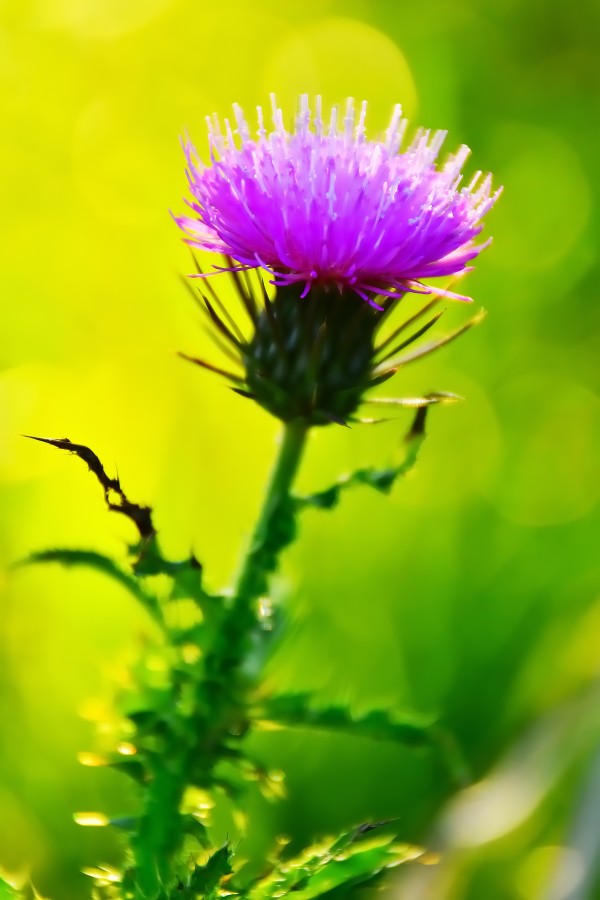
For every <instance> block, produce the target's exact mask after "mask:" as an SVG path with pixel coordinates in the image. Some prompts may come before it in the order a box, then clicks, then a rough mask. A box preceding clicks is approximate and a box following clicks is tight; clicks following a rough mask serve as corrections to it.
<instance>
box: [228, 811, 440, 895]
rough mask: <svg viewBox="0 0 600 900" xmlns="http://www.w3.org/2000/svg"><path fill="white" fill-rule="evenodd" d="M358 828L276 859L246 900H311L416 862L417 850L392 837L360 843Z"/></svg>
mask: <svg viewBox="0 0 600 900" xmlns="http://www.w3.org/2000/svg"><path fill="white" fill-rule="evenodd" d="M364 833H365V830H364V829H361V828H358V829H354V830H353V831H351V832H347V833H344V834H342V835H339V836H338V837H336V838H333V839H328V840H324V841H320V842H319V843H317V844H315V845H314V846H312V847H308V848H307V849H306V850H304V851H303V852H302V853H300V854H298V856H296V857H294V858H293V859H289V860H278V861H277V863H276V864H275V866H274V868H273V869H272V870H271V871H270V872H269V874H268V875H266V876H263V877H262V878H258V879H257V880H256V881H255V882H253V883H252V884H250V885H249V886H248V888H247V889H246V891H245V892H244V894H245V896H246V897H247V898H248V900H269V898H272V897H285V896H287V895H289V894H293V896H294V898H295V900H313V898H316V897H323V896H325V895H327V894H329V893H330V892H331V891H335V890H338V889H339V888H345V889H348V888H350V887H351V886H354V885H358V884H362V885H366V884H368V883H369V882H372V881H374V880H375V879H376V878H378V877H379V876H380V874H381V873H382V872H383V871H385V869H388V868H390V867H392V866H397V865H400V864H401V863H404V862H409V861H410V860H414V859H418V857H419V856H421V855H422V854H423V851H422V850H421V849H420V848H416V847H410V846H408V845H406V844H400V843H398V842H397V840H396V838H395V837H394V836H393V835H392V836H389V835H378V836H377V837H372V836H370V837H369V838H368V839H366V840H363V839H362V836H363V834H364Z"/></svg>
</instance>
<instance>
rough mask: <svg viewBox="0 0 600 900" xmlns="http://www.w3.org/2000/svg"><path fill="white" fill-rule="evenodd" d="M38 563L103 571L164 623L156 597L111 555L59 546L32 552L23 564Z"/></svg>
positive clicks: (161, 623) (159, 621)
mask: <svg viewBox="0 0 600 900" xmlns="http://www.w3.org/2000/svg"><path fill="white" fill-rule="evenodd" d="M38 563H59V564H60V565H62V566H82V567H84V568H88V569H94V570H95V571H97V572H102V573H103V574H104V575H107V576H108V577H109V578H112V579H113V581H116V582H118V583H119V584H120V585H121V586H122V587H124V588H126V589H127V590H128V591H129V593H130V594H131V595H132V596H133V597H135V599H136V600H138V601H139V602H140V603H141V604H142V606H143V607H144V609H145V610H146V611H147V612H149V613H150V615H151V616H152V617H153V619H154V620H155V621H156V622H158V623H159V624H160V625H161V626H162V625H164V620H163V616H162V611H161V609H160V605H159V603H158V600H157V599H156V597H154V596H153V595H152V594H150V593H148V591H146V590H145V589H144V588H143V587H142V586H141V584H140V582H139V581H138V579H137V578H135V576H133V575H129V574H128V573H127V572H124V571H123V569H121V568H120V567H119V566H118V565H117V563H116V562H115V561H114V560H112V559H111V558H110V557H109V556H104V554H102V553H97V552H96V551H95V550H76V549H69V548H57V549H54V550H40V551H38V552H36V553H32V554H31V555H30V556H28V557H27V558H26V559H24V560H23V562H22V563H21V565H31V564H38Z"/></svg>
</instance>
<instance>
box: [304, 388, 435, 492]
mask: <svg viewBox="0 0 600 900" xmlns="http://www.w3.org/2000/svg"><path fill="white" fill-rule="evenodd" d="M426 412H427V406H423V407H422V408H420V409H419V410H418V412H417V417H416V418H415V424H413V427H412V429H411V431H410V432H409V433H408V435H407V438H406V444H407V450H406V455H405V457H404V459H403V460H402V462H400V463H398V465H392V466H387V467H385V468H381V469H378V468H375V467H372V466H369V467H368V468H364V469H357V470H356V471H355V472H352V473H351V474H350V475H344V476H343V477H342V478H340V479H339V481H337V482H336V483H335V484H333V485H331V487H328V488H326V489H325V490H323V491H317V492H316V493H314V494H308V495H305V496H302V497H295V498H294V501H295V503H296V506H297V508H298V509H303V508H305V507H307V506H313V507H316V508H317V509H333V508H334V507H335V506H337V504H338V503H339V502H340V498H341V496H342V493H343V492H344V491H347V490H349V489H350V488H354V487H357V486H359V485H365V486H367V487H370V488H373V489H374V490H376V491H380V492H381V493H383V494H389V492H390V491H391V489H392V488H393V486H394V484H395V483H396V481H397V480H398V479H399V478H403V477H404V476H405V475H408V473H409V472H410V471H411V469H413V468H414V466H415V464H416V462H417V459H418V456H419V450H420V449H421V444H422V443H423V441H424V439H425V428H424V417H425V414H426ZM418 417H420V420H419V422H420V424H419V427H418V428H416V427H415V426H416V423H417V421H418Z"/></svg>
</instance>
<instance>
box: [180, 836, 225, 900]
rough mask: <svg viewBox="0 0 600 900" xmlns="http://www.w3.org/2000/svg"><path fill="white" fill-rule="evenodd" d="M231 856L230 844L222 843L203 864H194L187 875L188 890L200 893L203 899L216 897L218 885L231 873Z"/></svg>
mask: <svg viewBox="0 0 600 900" xmlns="http://www.w3.org/2000/svg"><path fill="white" fill-rule="evenodd" d="M232 856H233V853H232V850H231V847H230V845H229V844H224V845H223V846H222V847H220V848H219V849H218V850H216V851H215V853H213V855H212V856H211V857H210V859H209V860H208V862H207V863H206V864H205V865H204V866H194V868H193V869H192V871H191V872H190V876H189V888H190V891H191V892H192V893H198V894H200V895H201V896H202V897H203V900H212V898H214V897H217V896H218V888H219V885H220V884H221V882H222V881H223V879H226V878H228V877H229V876H230V875H231V874H232V873H233V869H232V867H231V858H232Z"/></svg>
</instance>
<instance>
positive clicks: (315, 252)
mask: <svg viewBox="0 0 600 900" xmlns="http://www.w3.org/2000/svg"><path fill="white" fill-rule="evenodd" d="M272 102H273V125H274V130H273V131H272V132H271V133H270V134H267V132H266V130H265V126H264V121H263V112H262V109H261V108H260V107H258V123H259V127H258V132H257V137H256V139H255V138H253V137H252V135H251V133H250V129H249V127H248V124H247V122H246V120H245V118H244V116H243V114H242V111H241V109H240V107H239V106H237V105H234V107H233V110H234V116H235V123H236V125H237V134H238V137H239V143H240V146H239V147H238V146H237V145H236V138H235V135H234V133H233V131H232V128H231V125H230V123H229V121H228V120H225V136H223V134H222V131H221V126H220V123H219V121H218V119H217V118H216V117H215V118H214V119H213V120H211V119H210V118H209V119H208V120H207V122H208V131H209V143H210V156H211V163H212V165H211V166H210V167H206V166H203V165H202V163H201V162H200V160H199V157H198V154H197V152H196V150H195V149H194V147H193V146H192V144H191V143H189V142H187V143H186V144H185V147H184V149H185V154H186V158H187V162H188V171H187V175H188V179H189V183H190V190H191V193H192V196H193V200H192V201H191V202H190V204H189V205H190V206H191V208H192V210H193V211H194V213H195V214H196V217H195V218H192V217H189V216H180V217H178V218H177V222H178V224H179V225H180V227H181V228H182V229H183V230H184V231H185V232H186V233H187V234H188V241H189V243H190V244H191V245H192V246H194V247H198V248H199V249H202V250H213V251H217V252H220V253H225V254H227V255H228V256H231V257H232V258H233V259H234V260H235V261H236V262H237V263H238V264H239V265H240V266H243V267H248V268H256V267H261V268H263V269H266V270H267V271H269V272H271V274H272V277H273V281H274V283H275V284H278V285H285V284H291V283H295V282H299V283H301V284H302V285H303V291H302V294H301V296H305V295H306V294H307V293H308V291H309V290H310V287H311V286H312V285H314V284H315V283H317V284H321V285H336V286H337V287H338V288H340V289H343V288H351V289H352V290H353V291H355V292H356V293H357V294H358V295H359V296H360V297H362V298H363V299H365V300H369V301H370V302H374V301H373V295H382V296H387V295H389V294H390V292H392V293H395V292H396V291H407V290H409V291H410V290H417V291H423V290H425V291H426V290H427V289H426V288H424V287H423V286H422V285H421V284H420V282H421V280H422V279H425V278H431V277H434V276H442V275H456V274H458V273H462V272H465V271H466V270H467V263H468V262H469V261H471V260H472V259H474V258H475V257H476V256H477V254H478V253H479V252H480V250H481V249H482V246H485V245H480V246H476V245H474V243H473V242H474V240H475V238H476V237H477V235H478V234H479V233H480V231H481V228H482V225H481V219H482V217H483V215H484V214H485V213H486V212H487V211H488V210H489V209H490V207H491V206H492V204H493V203H494V200H495V199H496V196H497V194H495V195H494V196H490V187H491V178H490V176H489V175H488V176H486V177H485V178H484V179H483V181H481V175H482V173H481V172H477V173H476V175H475V176H474V177H473V178H472V179H471V181H470V183H469V184H468V185H467V186H466V187H462V188H461V187H460V182H461V174H460V173H461V169H462V166H463V164H464V162H465V160H466V158H467V156H468V155H469V149H468V148H467V147H464V146H463V147H461V148H460V149H459V150H458V151H457V152H456V153H455V154H453V155H451V156H450V157H449V158H448V159H447V161H446V162H445V163H444V165H443V166H442V167H441V168H439V169H438V168H437V167H436V165H435V162H436V159H437V156H438V154H439V151H440V148H441V146H442V143H443V141H444V138H445V135H446V133H445V132H443V131H436V132H434V133H433V134H431V133H430V132H428V131H419V132H418V133H417V135H416V136H415V138H414V140H413V141H412V143H411V144H410V145H409V146H408V148H407V149H406V150H405V151H404V152H403V153H399V149H400V147H401V144H402V141H403V137H404V133H405V130H406V124H407V123H406V120H405V119H403V118H402V115H401V108H400V106H396V108H395V109H394V113H393V115H392V119H391V122H390V125H389V128H388V130H387V132H386V135H385V140H384V141H368V140H367V139H366V137H365V116H366V107H367V104H366V103H363V104H362V107H361V111H360V115H359V117H358V122H357V121H356V116H355V111H354V106H353V101H352V100H348V103H347V107H346V115H345V117H344V119H343V122H342V123H341V126H342V127H341V129H340V128H339V127H338V109H337V107H335V106H334V107H333V109H332V112H331V117H330V123H329V126H328V127H325V125H324V123H323V120H322V111H321V100H320V98H319V97H318V98H317V101H316V113H315V116H314V119H311V111H310V108H309V105H308V96H307V95H304V96H303V97H301V100H300V111H299V113H298V116H297V118H296V130H295V132H294V133H289V132H288V131H287V130H286V129H285V127H284V124H283V114H282V111H281V109H279V108H278V107H277V105H276V103H275V99H274V98H272ZM480 181H481V183H480ZM446 293H447V295H449V296H453V295H450V294H449V293H448V292H446ZM463 299H466V298H463Z"/></svg>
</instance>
